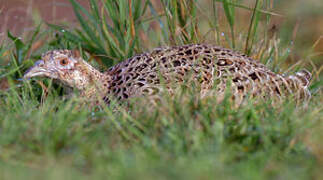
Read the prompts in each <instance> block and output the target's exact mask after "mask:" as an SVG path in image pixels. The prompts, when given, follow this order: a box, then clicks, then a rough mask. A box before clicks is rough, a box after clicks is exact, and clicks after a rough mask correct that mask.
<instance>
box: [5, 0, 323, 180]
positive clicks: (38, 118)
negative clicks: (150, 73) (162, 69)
mask: <svg viewBox="0 0 323 180" xmlns="http://www.w3.org/2000/svg"><path fill="white" fill-rule="evenodd" d="M8 2H9V1H1V0H0V12H1V13H4V12H15V11H20V10H22V9H27V10H28V8H29V9H30V10H29V12H33V13H30V14H33V17H34V18H31V20H30V23H26V24H27V25H24V24H22V25H18V24H19V23H16V24H17V26H16V25H14V24H11V25H10V24H7V25H5V26H1V33H2V34H1V37H2V38H1V45H0V64H1V67H0V82H1V83H0V89H1V90H0V96H1V99H0V178H1V179H88V178H94V179H103V178H105V179H106V178H110V179H152V178H154V179H214V178H218V179H322V173H321V172H322V167H323V158H322V157H323V143H322V141H321V139H322V138H323V134H322V132H323V130H322V127H323V126H322V121H323V119H322V117H323V116H322V115H323V112H322V100H323V96H322V89H321V87H322V80H321V79H322V73H321V70H322V47H323V46H322V41H321V40H320V37H321V36H322V34H321V32H322V27H323V26H322V24H321V21H320V19H321V18H322V17H323V14H322V11H321V10H322V6H323V5H322V4H323V3H321V2H320V0H311V2H308V1H306V2H305V1H301V0H293V1H279V2H278V1H232V2H233V3H231V4H230V3H228V2H231V1H221V2H220V1H219V2H217V3H214V4H213V3H212V2H213V1H207V0H205V1H198V3H194V2H195V1H161V2H159V1H148V3H146V4H144V3H142V2H139V1H135V0H133V1H118V3H117V4H112V3H105V6H98V8H97V9H96V8H95V7H96V6H95V5H96V4H95V3H94V4H92V6H87V7H92V8H93V11H92V13H89V14H88V13H87V11H84V10H83V9H82V6H79V4H77V3H75V1H73V0H71V1H62V3H63V4H64V5H66V6H67V7H70V8H71V9H73V10H74V11H72V13H76V16H73V18H72V20H73V19H74V20H73V21H72V23H71V22H70V21H68V20H69V19H68V18H66V19H65V18H64V17H65V16H67V15H66V14H63V13H60V11H57V13H56V14H59V15H57V16H54V18H53V17H50V15H48V16H46V13H44V12H46V11H45V10H44V7H47V6H45V5H44V4H46V3H45V1H41V2H38V1H36V0H34V1H32V3H29V5H30V4H32V5H30V6H28V2H31V1H23V2H24V3H26V4H27V5H22V4H21V2H22V1H10V3H18V4H17V6H18V5H19V6H22V8H18V9H16V10H8V7H11V8H13V9H14V7H16V5H15V4H13V5H8V4H9V3H8ZM50 2H52V1H50ZM56 2H58V1H56ZM80 2H81V1H80ZM92 2H95V1H92ZM107 2H108V1H107ZM184 2H185V3H184ZM255 2H258V5H257V6H258V8H257V9H261V10H262V11H253V9H254V6H255ZM82 3H84V1H82ZM129 3H131V6H132V8H131V11H130V9H129ZM59 4H60V3H59ZM85 4H87V3H84V4H83V5H85ZM60 5H61V4H60ZM26 7H28V8H26ZM87 7H86V8H85V9H87ZM102 7H105V8H102ZM300 7H301V8H300ZM37 9H40V11H38V10H37ZM48 12H50V14H51V13H53V12H52V11H49V10H48ZM63 12H64V13H65V12H67V10H66V11H65V10H64V11H63ZM165 12H167V13H165ZM233 12H234V13H233ZM37 13H39V14H37ZM5 15H8V14H7V13H6V14H5ZM253 15H254V16H253ZM58 16H61V17H58ZM24 17H25V18H28V16H27V15H26V16H24ZM38 17H39V18H38ZM252 17H254V18H252ZM1 18H2V19H1ZM1 18H0V22H1V24H3V23H2V22H4V21H3V19H5V18H4V16H1ZM10 18H14V16H13V15H10ZM19 18H23V17H22V16H20V17H19ZM46 18H48V19H46ZM51 18H52V19H51ZM42 19H45V20H46V21H50V24H51V25H48V24H46V23H44V22H43V21H42ZM102 19H104V20H106V21H102ZM52 20H53V21H52ZM7 22H9V21H7ZM10 22H14V21H10ZM24 22H25V21H24ZM40 22H43V23H42V24H41V25H40V26H38V24H39V23H40ZM74 22H75V23H74ZM104 22H106V23H104ZM250 24H251V25H250ZM57 25H60V26H57ZM4 27H6V28H4ZM15 27H21V28H18V30H17V29H16V28H15ZM75 27H76V28H77V29H78V30H77V31H76V29H75ZM111 27H113V28H111ZM249 27H250V28H249ZM8 29H9V30H11V31H12V33H11V34H10V35H8V34H7V32H6V30H8ZM248 34H249V35H248ZM16 37H21V38H16ZM246 42H248V43H246ZM189 43H211V44H218V45H221V46H224V47H226V48H231V49H235V50H237V51H240V52H243V53H247V54H250V56H252V57H253V58H255V59H259V60H260V61H261V62H263V63H264V64H265V65H266V66H267V67H269V68H270V69H271V70H273V71H274V72H276V73H293V72H296V71H297V70H299V69H301V68H306V69H308V70H309V71H310V72H312V74H313V80H312V81H311V85H310V91H311V93H312V99H311V100H310V102H308V104H305V103H299V102H294V101H293V100H292V99H286V100H285V101H284V102H283V103H282V104H278V105H275V106H273V105H272V103H271V102H270V101H263V102H259V101H258V102H255V99H250V100H248V101H247V102H246V103H245V104H244V105H243V106H240V107H235V106H234V105H233V104H232V102H231V101H230V99H229V98H227V99H225V100H224V101H223V102H222V103H218V102H217V101H216V94H214V96H211V97H207V98H205V99H200V98H199V97H198V96H196V94H197V92H196V91H198V88H195V86H194V85H192V88H188V89H183V90H182V91H180V92H178V93H177V94H175V96H174V97H169V95H167V94H161V96H162V98H161V99H162V101H160V102H159V103H158V104H156V105H151V104H149V103H147V102H146V101H145V99H144V98H137V99H132V100H131V101H130V102H127V103H122V104H119V103H116V104H114V103H112V104H111V105H110V106H102V107H93V108H91V107H89V106H87V104H86V103H84V99H82V98H81V97H80V96H78V93H79V92H77V91H75V92H73V91H72V94H74V95H71V94H70V95H67V92H66V90H64V89H63V88H62V87H61V86H60V85H57V84H55V83H54V82H52V81H51V80H48V79H42V78H39V79H35V80H33V81H21V77H22V74H23V72H25V71H26V69H28V68H29V67H30V66H31V65H32V64H33V62H35V61H36V60H37V59H39V58H40V55H41V53H44V52H46V51H47V50H49V49H58V48H68V49H79V50H80V51H81V54H82V56H83V57H84V58H85V59H86V60H88V61H89V62H90V63H91V64H92V65H94V66H95V67H98V68H100V69H102V70H104V69H106V68H108V67H110V66H111V65H113V64H116V63H118V62H120V61H122V60H124V59H126V58H127V57H131V56H133V55H134V54H136V53H141V52H145V51H148V50H151V49H153V48H156V47H159V46H167V45H180V44H189ZM246 44H248V45H246ZM228 97H229V95H228Z"/></svg>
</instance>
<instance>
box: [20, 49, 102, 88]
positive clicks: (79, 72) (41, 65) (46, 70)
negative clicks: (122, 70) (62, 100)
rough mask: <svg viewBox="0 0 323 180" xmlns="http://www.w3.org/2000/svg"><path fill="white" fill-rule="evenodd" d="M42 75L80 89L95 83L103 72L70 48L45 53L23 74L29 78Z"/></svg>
mask: <svg viewBox="0 0 323 180" xmlns="http://www.w3.org/2000/svg"><path fill="white" fill-rule="evenodd" d="M35 76H43V77H48V78H52V79H56V80H58V81H59V82H61V83H63V84H64V85H67V86H69V87H72V88H77V89H79V90H81V91H83V90H86V89H89V88H90V87H93V85H97V83H98V82H100V80H101V79H102V77H103V74H102V73H100V72H99V71H98V70H96V69H95V68H93V67H92V66H91V65H89V64H88V63H87V62H86V61H84V60H83V59H82V58H81V57H80V55H79V53H77V52H76V51H70V50H54V51H49V52H47V53H45V54H44V55H43V56H42V59H41V60H38V61H37V62H36V63H35V65H34V66H33V67H31V68H30V69H29V70H28V71H27V72H26V73H25V75H24V78H26V79H29V78H32V77H35Z"/></svg>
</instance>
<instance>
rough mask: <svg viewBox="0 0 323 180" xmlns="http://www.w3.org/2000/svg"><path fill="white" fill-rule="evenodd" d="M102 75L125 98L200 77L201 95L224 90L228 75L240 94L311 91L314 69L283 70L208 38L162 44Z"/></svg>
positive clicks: (110, 92)
mask: <svg viewBox="0 0 323 180" xmlns="http://www.w3.org/2000/svg"><path fill="white" fill-rule="evenodd" d="M103 76H104V77H105V76H106V77H107V78H106V79H105V80H103V81H104V82H103V85H104V88H106V89H107V92H106V93H107V96H106V97H105V98H104V99H105V100H106V101H108V99H109V98H108V97H109V96H113V97H116V98H117V99H119V100H123V99H127V98H129V97H136V96H142V95H154V94H157V93H158V92H160V91H162V90H163V89H165V88H163V87H166V89H167V90H168V91H169V92H172V91H173V90H174V85H175V86H178V84H179V83H181V84H184V85H187V86H190V84H189V82H190V81H195V82H197V83H200V85H201V96H202V97H203V96H206V95H208V94H209V93H210V92H212V91H213V92H214V90H215V91H216V94H219V95H223V93H224V92H225V89H226V87H227V85H228V81H232V84H231V90H232V93H233V95H234V96H233V97H235V98H238V99H242V98H243V97H245V96H246V95H248V94H249V95H251V96H264V97H278V98H279V97H281V96H283V95H286V94H294V95H295V96H297V98H307V99H308V98H309V97H310V93H309V91H308V89H307V86H308V84H309V80H310V78H311V74H310V73H309V72H307V71H306V70H302V71H300V72H298V73H296V74H295V75H290V76H283V75H279V74H276V73H273V72H272V71H270V70H269V69H268V68H267V67H265V66H264V65H263V64H261V63H260V62H259V61H256V60H253V59H251V58H249V57H247V56H245V55H242V54H239V53H237V52H234V51H232V50H229V49H225V48H221V47H218V46H213V45H204V44H193V45H184V46H177V47H165V48H158V49H155V50H153V51H152V52H151V53H143V54H140V55H136V56H134V57H132V58H129V59H127V60H125V61H123V62H121V63H119V64H117V65H115V66H113V67H111V68H110V69H109V70H108V71H106V72H105V73H103ZM184 82H185V83H184ZM162 84H164V85H162ZM213 86H216V87H213Z"/></svg>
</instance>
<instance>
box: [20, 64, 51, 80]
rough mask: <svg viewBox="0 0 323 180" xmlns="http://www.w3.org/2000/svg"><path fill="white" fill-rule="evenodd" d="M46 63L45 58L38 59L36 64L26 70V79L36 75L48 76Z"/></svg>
mask: <svg viewBox="0 0 323 180" xmlns="http://www.w3.org/2000/svg"><path fill="white" fill-rule="evenodd" d="M44 64H45V63H44V61H43V60H38V61H36V62H35V65H34V66H33V67H31V68H30V69H28V70H27V71H26V72H25V74H24V79H29V78H32V77H35V76H46V75H47V70H46V68H45V66H44Z"/></svg>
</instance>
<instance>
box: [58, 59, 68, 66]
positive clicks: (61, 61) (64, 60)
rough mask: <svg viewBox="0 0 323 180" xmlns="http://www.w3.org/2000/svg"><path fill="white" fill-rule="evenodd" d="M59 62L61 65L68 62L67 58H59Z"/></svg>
mask: <svg viewBox="0 0 323 180" xmlns="http://www.w3.org/2000/svg"><path fill="white" fill-rule="evenodd" d="M59 63H60V64H61V65H62V66H66V65H67V64H68V60H67V59H65V58H64V59H61V60H60V61H59Z"/></svg>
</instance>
